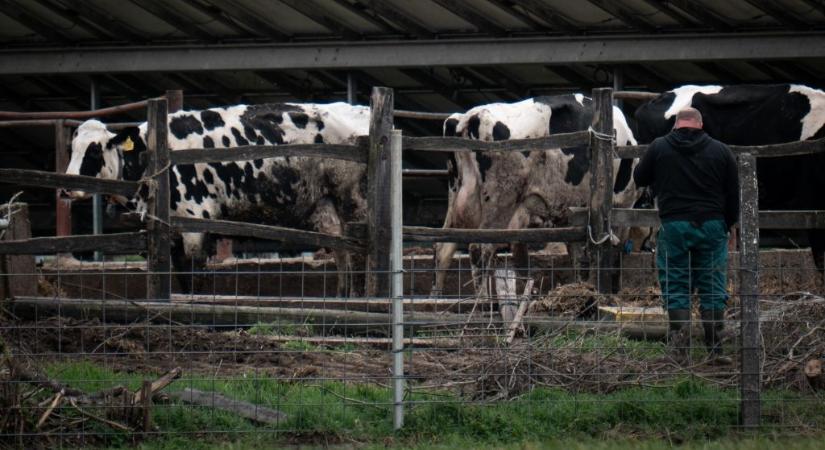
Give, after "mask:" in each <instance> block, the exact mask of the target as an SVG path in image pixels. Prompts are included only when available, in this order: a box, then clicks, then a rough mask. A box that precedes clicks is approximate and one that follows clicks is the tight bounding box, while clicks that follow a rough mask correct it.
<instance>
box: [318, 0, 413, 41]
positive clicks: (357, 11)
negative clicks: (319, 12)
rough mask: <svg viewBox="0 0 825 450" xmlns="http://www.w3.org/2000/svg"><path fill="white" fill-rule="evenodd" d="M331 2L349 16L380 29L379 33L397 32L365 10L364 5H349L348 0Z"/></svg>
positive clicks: (368, 10)
mask: <svg viewBox="0 0 825 450" xmlns="http://www.w3.org/2000/svg"><path fill="white" fill-rule="evenodd" d="M332 1H333V2H335V4H336V5H338V6H339V7H341V8H343V9H345V10H347V11H349V12H350V14H353V15H355V16H358V17H359V18H360V19H361V20H364V21H366V22H369V23H370V24H372V25H373V26H375V27H376V28H378V29H380V30H381V31H384V32H390V33H398V32H399V30H398V29H397V27H396V26H394V25H392V24H391V23H390V22H387V21H386V20H384V19H383V18H381V16H378V15H376V14H375V12H374V11H371V10H370V9H368V8H365V7H364V5H362V4H360V3H355V4H353V3H350V2H349V0H332ZM402 34H403V31H402Z"/></svg>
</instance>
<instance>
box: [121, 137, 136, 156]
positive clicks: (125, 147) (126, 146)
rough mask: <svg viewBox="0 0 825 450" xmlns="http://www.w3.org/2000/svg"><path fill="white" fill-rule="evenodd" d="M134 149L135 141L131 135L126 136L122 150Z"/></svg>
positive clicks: (129, 150)
mask: <svg viewBox="0 0 825 450" xmlns="http://www.w3.org/2000/svg"><path fill="white" fill-rule="evenodd" d="M134 149H135V143H134V141H132V138H131V137H127V138H126V140H125V141H123V151H124V152H131V151H132V150H134Z"/></svg>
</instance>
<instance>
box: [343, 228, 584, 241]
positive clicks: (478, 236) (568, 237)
mask: <svg viewBox="0 0 825 450" xmlns="http://www.w3.org/2000/svg"><path fill="white" fill-rule="evenodd" d="M402 232H403V234H404V242H455V243H458V244H483V243H509V242H525V243H545V242H565V241H566V242H582V241H584V240H585V239H587V231H586V230H585V229H584V227H580V226H579V227H567V228H524V229H520V230H479V229H466V228H430V227H411V226H405V227H403V229H402ZM347 235H348V236H352V237H354V238H366V237H367V230H366V225H365V224H363V223H348V224H347Z"/></svg>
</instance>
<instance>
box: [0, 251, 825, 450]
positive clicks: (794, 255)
mask: <svg viewBox="0 0 825 450" xmlns="http://www.w3.org/2000/svg"><path fill="white" fill-rule="evenodd" d="M470 259H471V258H470V257H469V255H468V254H467V253H464V252H459V254H458V255H457V256H456V257H454V258H453V260H452V262H451V264H450V267H449V268H444V269H443V270H444V271H445V272H446V277H445V286H444V289H443V291H442V292H441V293H440V295H438V296H433V295H431V291H432V288H433V286H432V283H433V279H434V269H433V256H432V254H431V252H430V251H429V250H428V249H420V248H415V249H412V248H411V249H408V250H407V251H406V256H405V258H404V271H403V281H404V284H403V287H404V296H403V300H404V304H405V305H404V306H405V312H404V317H403V323H404V349H403V355H404V374H403V378H404V381H405V385H406V387H405V391H404V401H403V407H404V409H405V411H406V424H405V428H404V429H405V430H408V431H407V432H411V433H428V432H433V433H435V432H451V431H452V432H462V430H464V431H466V429H467V428H468V427H470V428H472V427H473V426H476V427H478V428H475V429H476V431H478V432H481V431H480V430H483V429H487V428H488V427H496V426H498V427H505V428H507V429H509V430H510V431H509V432H512V433H521V432H524V430H521V431H519V430H520V428H519V427H523V426H526V425H525V423H528V424H539V423H543V424H544V427H545V428H546V430H547V432H548V433H550V432H553V431H555V432H558V431H559V430H587V431H589V432H594V433H595V432H599V431H605V430H609V429H612V428H616V427H620V428H622V429H626V430H641V429H657V427H662V430H668V429H671V431H673V430H672V428H674V427H675V428H678V427H679V426H682V427H684V428H685V429H690V430H694V431H695V432H698V433H705V434H706V435H712V434H713V433H719V432H724V431H727V430H733V429H738V427H739V410H740V400H741V397H740V380H741V375H742V370H741V362H740V356H741V354H740V350H741V347H742V344H741V341H740V335H739V330H740V326H741V324H740V319H739V317H740V307H739V299H738V295H737V293H738V292H739V291H740V286H739V280H738V278H737V275H736V274H737V270H736V269H737V266H736V259H735V258H731V264H730V265H729V273H730V276H729V288H728V290H729V292H730V293H731V297H730V299H729V301H728V307H727V308H726V313H725V319H724V325H725V331H724V333H723V339H722V342H723V348H724V354H725V355H726V356H729V357H731V359H732V361H731V363H730V364H717V363H715V362H714V361H713V360H711V359H709V358H708V352H707V350H706V348H705V344H704V342H703V336H704V334H703V329H702V326H701V317H700V315H699V311H698V306H697V302H696V300H695V299H694V301H693V310H694V311H693V314H692V316H691V319H690V320H691V324H690V326H689V327H688V330H689V337H690V339H689V340H687V341H686V342H685V343H684V345H686V346H687V358H686V359H684V360H679V359H678V358H676V357H674V348H673V347H674V343H673V342H672V341H671V340H670V338H669V335H668V321H667V316H666V314H665V312H664V310H663V309H662V307H661V305H662V300H661V294H660V291H659V288H658V284H657V281H656V269H655V267H654V263H653V257H652V255H651V254H631V255H621V256H620V257H619V258H618V259H617V260H616V264H617V266H616V268H615V270H614V273H615V274H614V276H615V283H614V286H615V287H616V293H614V294H600V293H599V292H598V291H597V290H596V289H595V288H594V286H593V285H591V284H589V283H587V281H586V278H587V272H586V271H585V270H583V269H582V268H581V267H580V262H579V261H576V258H572V257H570V256H569V255H567V254H564V253H562V254H553V253H548V252H538V253H531V254H530V255H529V258H528V266H527V267H523V268H522V267H513V264H512V258H511V255H509V254H499V255H498V257H497V258H496V264H495V267H496V269H497V270H491V271H490V272H488V273H487V275H489V276H488V277H487V279H486V280H484V279H483V278H480V277H479V272H478V271H474V270H473V268H472V267H471V262H470ZM759 270H760V285H759V290H760V292H761V296H760V302H761V309H762V314H761V316H760V324H761V332H762V343H763V346H762V348H763V355H762V366H761V379H762V388H763V393H762V415H761V419H762V426H763V427H767V428H770V429H773V430H775V431H794V432H798V431H800V430H811V429H816V428H817V427H821V426H822V425H823V422H825V415H823V414H822V412H821V408H820V406H821V402H822V393H821V392H822V391H821V390H820V389H821V388H822V375H821V372H816V369H817V367H816V366H817V363H816V361H821V358H822V357H823V356H824V354H825V327H824V326H825V298H823V296H822V292H823V276H822V273H821V272H820V271H817V270H816V268H815V267H814V265H813V264H812V262H811V258H810V254H809V252H808V251H803V250H799V251H787V250H776V251H763V252H762V253H761V255H760V266H759ZM474 273H475V275H476V276H475V278H474ZM165 275H167V276H170V277H172V279H176V278H175V277H174V275H176V274H173V273H169V274H165ZM185 275H191V276H192V281H191V283H192V286H193V287H194V290H193V292H191V293H188V294H174V295H173V297H172V301H171V302H156V301H153V299H152V298H148V297H147V296H146V279H147V273H146V271H145V265H144V263H143V262H141V261H137V260H135V261H130V260H120V261H106V262H94V263H92V262H89V263H86V262H78V261H76V260H73V259H71V258H67V257H62V258H49V259H46V260H45V261H43V262H42V264H41V266H40V267H39V269H38V271H37V272H35V273H30V274H16V275H3V277H4V278H8V277H27V279H29V280H31V282H33V283H36V285H37V295H35V296H28V297H17V298H16V299H15V300H14V301H13V302H8V303H6V304H5V305H4V307H3V321H2V332H1V333H0V336H2V345H3V364H2V368H0V377H2V381H1V382H0V402H2V409H3V411H4V412H5V413H4V414H3V415H2V416H3V417H2V418H0V432H2V440H3V443H4V444H9V445H23V446H26V447H29V446H32V445H43V444H46V443H50V444H60V445H65V446H70V445H102V444H112V443H124V442H131V441H134V440H141V439H167V438H171V437H173V436H176V437H180V436H189V437H194V436H198V437H203V438H204V439H219V438H222V437H225V436H227V435H254V436H262V437H267V438H271V437H272V436H280V437H282V438H284V437H286V438H290V437H291V438H295V439H298V438H299V437H306V436H336V437H340V436H349V437H352V438H353V439H365V437H366V436H375V435H388V434H391V433H392V411H393V406H394V404H393V399H392V390H391V384H392V379H393V370H392V356H393V351H392V346H391V345H392V341H391V339H390V337H391V325H392V323H391V316H390V314H389V312H390V311H391V301H390V299H387V298H340V297H337V296H336V282H337V268H336V267H335V266H334V263H333V261H332V259H331V258H328V257H327V255H324V254H316V255H312V256H310V255H307V256H302V257H292V258H287V257H281V256H276V257H272V258H267V259H264V258H254V259H230V260H227V261H224V262H220V263H211V264H209V265H208V266H207V268H206V269H205V270H203V271H191V272H187V273H186V274H185ZM354 275H357V273H352V272H348V273H347V276H354ZM483 282H486V283H488V285H487V293H484V289H481V288H480V286H481V285H482V284H483ZM173 287H174V289H173V290H174V291H175V292H180V290H179V288H178V286H176V285H175V282H173ZM481 287H483V286H481ZM480 293H482V294H483V295H480ZM503 314H504V315H505V317H506V320H505V319H504V318H503ZM508 314H509V315H508ZM819 364H821V362H820V363H819ZM818 367H819V368H820V369H819V370H821V365H820V366H818ZM806 370H807V372H806ZM474 424H475V425H474ZM508 427H509V428H508ZM662 430H659V431H662ZM696 430H699V431H696ZM676 431H677V432H678V430H676ZM662 432H664V431H662Z"/></svg>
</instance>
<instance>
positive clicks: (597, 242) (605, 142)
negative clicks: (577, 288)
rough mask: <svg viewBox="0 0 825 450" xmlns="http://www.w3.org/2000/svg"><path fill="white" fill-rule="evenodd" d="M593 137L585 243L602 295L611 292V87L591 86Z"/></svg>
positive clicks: (592, 277)
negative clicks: (587, 238)
mask: <svg viewBox="0 0 825 450" xmlns="http://www.w3.org/2000/svg"><path fill="white" fill-rule="evenodd" d="M592 98H593V121H592V123H591V125H590V128H591V129H592V130H593V136H592V139H591V143H590V174H591V176H590V200H589V202H588V203H589V205H590V206H589V211H588V223H587V229H588V234H589V237H590V239H589V240H588V242H587V249H588V256H589V257H590V282H591V283H593V285H594V286H596V289H597V290H598V291H599V292H601V293H605V294H610V293H612V292H613V284H612V273H611V268H612V267H614V266H613V244H612V242H610V240H611V239H610V237H609V236H610V234H611V233H612V231H611V229H610V216H611V209H612V208H613V146H614V145H615V144H614V140H613V136H614V134H615V131H614V130H613V89H610V88H599V89H593V94H592Z"/></svg>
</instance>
